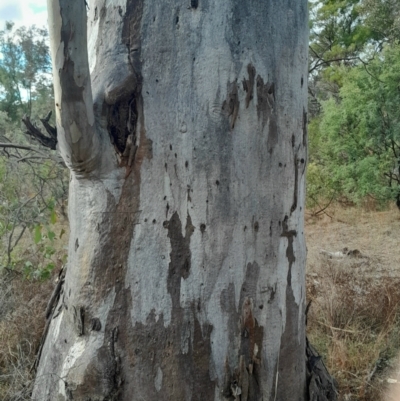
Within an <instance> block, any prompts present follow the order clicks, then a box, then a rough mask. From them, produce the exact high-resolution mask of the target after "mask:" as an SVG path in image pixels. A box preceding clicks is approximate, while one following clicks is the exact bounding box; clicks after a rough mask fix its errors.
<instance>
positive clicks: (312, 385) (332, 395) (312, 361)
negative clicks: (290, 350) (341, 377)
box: [306, 338, 338, 401]
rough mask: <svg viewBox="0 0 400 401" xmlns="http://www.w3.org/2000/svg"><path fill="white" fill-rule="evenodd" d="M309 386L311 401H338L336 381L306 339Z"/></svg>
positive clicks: (309, 398)
mask: <svg viewBox="0 0 400 401" xmlns="http://www.w3.org/2000/svg"><path fill="white" fill-rule="evenodd" d="M306 357H307V385H308V400H309V401H336V400H337V399H338V392H337V384H336V380H335V379H334V378H333V377H332V376H331V375H330V374H329V372H328V370H327V368H326V366H325V365H324V363H323V361H322V358H321V356H320V355H319V354H318V352H317V351H316V350H315V348H314V347H313V346H312V345H311V344H310V342H309V340H308V338H307V339H306Z"/></svg>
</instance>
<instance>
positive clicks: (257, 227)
mask: <svg viewBox="0 0 400 401" xmlns="http://www.w3.org/2000/svg"><path fill="white" fill-rule="evenodd" d="M259 228H260V226H259V224H258V221H256V222H255V223H254V230H255V231H256V232H257V231H258V229H259Z"/></svg>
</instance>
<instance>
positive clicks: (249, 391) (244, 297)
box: [220, 262, 264, 401]
mask: <svg viewBox="0 0 400 401" xmlns="http://www.w3.org/2000/svg"><path fill="white" fill-rule="evenodd" d="M259 274H260V267H259V266H258V264H257V263H255V262H254V263H249V264H248V265H247V269H246V277H245V280H244V282H243V285H242V288H241V294H240V301H239V304H240V305H241V312H240V313H237V314H236V313H234V312H233V311H234V310H235V302H234V291H233V287H231V286H230V287H229V288H228V290H225V291H223V292H222V293H221V298H220V302H221V306H222V309H223V310H224V311H225V310H226V311H227V312H228V313H229V314H230V316H231V318H230V325H229V327H230V329H231V330H232V332H233V331H234V330H235V331H236V330H237V319H239V321H240V323H239V329H240V335H239V338H240V346H239V354H238V356H237V367H236V369H234V371H233V372H232V371H231V369H230V368H229V363H228V361H226V365H225V374H226V378H225V384H224V388H223V395H224V397H225V398H226V399H227V400H241V401H261V400H262V382H261V364H262V363H263V361H262V360H261V350H262V347H263V338H264V328H263V327H262V326H260V325H259V324H258V322H257V319H256V318H255V316H254V304H255V303H256V294H257V282H258V278H259ZM234 316H236V325H233V324H231V323H233V322H232V321H233V319H232V318H233V317H234ZM230 340H231V341H232V342H234V341H235V340H234V339H233V340H232V337H231V338H230ZM239 397H240V398H239Z"/></svg>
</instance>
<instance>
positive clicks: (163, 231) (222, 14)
mask: <svg viewBox="0 0 400 401" xmlns="http://www.w3.org/2000/svg"><path fill="white" fill-rule="evenodd" d="M48 7H49V25H50V32H51V35H50V36H51V49H52V56H53V71H54V89H55V103H56V121H57V133H58V139H59V144H60V150H61V153H62V155H63V157H64V160H65V162H66V164H67V165H68V167H69V168H70V170H71V183H70V198H69V216H70V223H71V236H70V245H69V256H68V269H67V272H66V276H65V283H64V286H63V287H61V286H58V287H57V292H55V294H54V296H53V297H52V302H51V303H50V305H49V309H48V310H49V311H51V313H50V314H49V315H48V318H49V321H48V322H49V326H48V327H49V328H48V331H47V338H46V341H45V343H44V346H43V349H42V351H41V358H40V363H39V367H38V372H37V379H36V385H35V389H34V393H33V399H35V400H43V399H52V400H53V399H57V400H71V399H74V400H88V399H92V400H94V399H96V400H110V399H119V400H128V399H129V400H132V399H135V400H136V399H137V400H142V399H145V400H189V399H192V400H194V399H197V400H211V399H214V400H222V399H228V400H234V399H241V400H246V399H247V400H261V399H277V400H281V401H284V400H293V399H297V400H304V399H306V398H307V396H308V394H307V389H306V366H305V358H304V352H305V348H306V344H305V327H304V316H305V313H304V296H305V288H304V268H305V244H304V235H303V203H304V171H305V163H306V149H305V147H306V120H307V114H306V102H307V98H306V94H307V92H306V91H307V71H306V67H307V65H306V63H307V36H308V29H307V4H306V2H305V1H298V0H295V1H294V0H293V1H291V0H290V1H286V2H275V1H268V2H266V1H264V0H263V1H261V0H260V1H258V0H257V1H255V2H251V3H243V2H242V1H239V0H229V1H226V2H220V1H214V0H212V1H205V0H204V1H203V0H200V1H198V0H192V1H190V2H183V1H180V0H179V1H178V0H176V1H164V2H158V1H153V0H142V1H133V0H128V1H126V2H125V1H114V2H107V3H106V4H104V2H100V1H98V0H92V1H89V2H88V38H87V36H86V29H87V28H86V10H85V2H81V1H79V2H78V1H77V2H71V1H69V0H68V1H66V0H60V1H49V2H48ZM62 282H64V279H63V280H61V283H62ZM310 373H312V374H313V368H311V372H310Z"/></svg>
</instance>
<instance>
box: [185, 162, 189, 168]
mask: <svg viewBox="0 0 400 401" xmlns="http://www.w3.org/2000/svg"><path fill="white" fill-rule="evenodd" d="M185 167H186V168H188V167H189V162H188V161H187V160H186V161H185Z"/></svg>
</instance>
